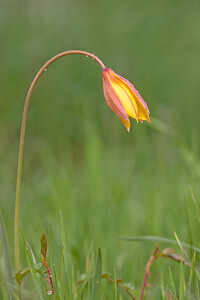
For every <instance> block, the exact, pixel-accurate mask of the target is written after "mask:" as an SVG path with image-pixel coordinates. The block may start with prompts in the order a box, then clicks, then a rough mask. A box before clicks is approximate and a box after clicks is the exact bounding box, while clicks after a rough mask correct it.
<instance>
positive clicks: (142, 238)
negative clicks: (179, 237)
mask: <svg viewBox="0 0 200 300" xmlns="http://www.w3.org/2000/svg"><path fill="white" fill-rule="evenodd" d="M120 239H121V240H124V241H129V242H131V241H133V242H143V241H150V242H155V241H158V242H162V243H168V244H176V245H177V244H178V242H177V241H175V240H172V239H168V238H164V237H161V236H154V235H146V236H145V235H144V236H133V237H125V238H120ZM180 243H181V245H182V246H183V247H185V248H188V249H193V250H194V251H195V252H197V253H200V249H199V248H197V247H195V246H193V245H190V244H188V243H184V242H180Z"/></svg>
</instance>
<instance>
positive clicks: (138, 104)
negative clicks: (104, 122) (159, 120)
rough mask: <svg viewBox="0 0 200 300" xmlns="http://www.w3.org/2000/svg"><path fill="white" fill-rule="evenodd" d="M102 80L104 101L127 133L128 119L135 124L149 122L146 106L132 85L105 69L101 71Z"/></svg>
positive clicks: (128, 128)
mask: <svg viewBox="0 0 200 300" xmlns="http://www.w3.org/2000/svg"><path fill="white" fill-rule="evenodd" d="M102 78H103V91H104V96H105V99H106V101H107V103H108V105H109V106H110V108H111V109H112V110H113V111H114V112H115V113H116V114H117V115H118V116H119V117H120V119H121V121H122V122H123V124H124V126H125V127H126V128H127V130H128V131H130V120H129V117H131V118H134V119H136V120H137V122H138V121H140V122H143V121H147V122H151V121H150V118H149V109H148V106H147V104H146V103H145V102H144V100H143V99H142V97H141V96H140V94H139V93H138V91H137V90H136V89H135V87H134V86H133V84H132V83H130V82H129V81H128V80H127V79H125V78H123V77H121V76H119V75H118V74H117V73H115V72H114V71H113V70H111V69H107V68H105V69H104V70H103V72H102Z"/></svg>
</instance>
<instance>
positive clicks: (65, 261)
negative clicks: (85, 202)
mask: <svg viewBox="0 0 200 300" xmlns="http://www.w3.org/2000/svg"><path fill="white" fill-rule="evenodd" d="M60 227H61V237H62V245H63V256H64V265H65V273H66V277H67V278H68V263H67V243H66V238H65V230H64V225H63V219H62V214H61V211H60Z"/></svg>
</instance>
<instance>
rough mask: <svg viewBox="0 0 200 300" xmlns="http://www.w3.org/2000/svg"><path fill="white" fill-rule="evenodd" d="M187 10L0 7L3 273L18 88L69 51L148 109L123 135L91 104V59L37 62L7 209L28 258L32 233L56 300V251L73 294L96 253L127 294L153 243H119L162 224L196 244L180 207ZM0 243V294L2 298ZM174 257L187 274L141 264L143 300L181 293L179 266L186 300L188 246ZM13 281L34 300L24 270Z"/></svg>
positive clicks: (194, 182)
mask: <svg viewBox="0 0 200 300" xmlns="http://www.w3.org/2000/svg"><path fill="white" fill-rule="evenodd" d="M199 8H200V5H199V1H195V0H194V1H191V2H188V1H186V0H183V1H178V0H175V1H165V2H163V1H158V0H153V1H147V0H146V1H131V0H129V1H126V2H123V1H118V0H115V1H114V0H111V1H106V0H103V1H101V2H97V1H93V2H92V1H62V0H60V1H59V2H58V3H57V4H56V2H55V1H49V2H48V3H47V2H46V1H44V2H41V1H34V2H31V3H29V2H28V1H23V3H22V2H16V1H9V3H7V2H6V1H1V3H0V30H1V32H2V37H1V77H0V88H1V96H0V163H1V165H0V166H1V167H0V170H1V171H0V210H1V212H2V215H3V218H4V222H5V230H6V235H7V241H8V248H9V252H10V257H11V267H12V271H13V272H14V249H13V245H14V232H13V228H14V204H15V185H16V170H17V158H18V145H19V134H20V124H21V117H22V110H23V104H24V101H25V96H26V92H27V90H28V87H29V84H30V82H31V80H32V78H33V76H34V75H35V73H36V72H37V70H38V69H39V67H40V66H41V65H42V64H43V63H44V62H45V61H47V60H48V59H49V58H50V57H51V56H53V55H55V54H57V53H58V52H61V51H63V50H69V49H76V48H77V49H83V50H88V51H91V52H92V53H95V54H96V55H98V56H99V57H100V58H101V59H102V60H103V62H104V63H105V65H106V66H108V67H111V68H113V69H114V70H115V71H116V72H118V73H119V74H120V75H122V76H124V77H126V78H128V79H129V80H130V81H131V82H133V83H134V84H135V86H136V88H137V89H138V90H139V91H140V93H141V95H142V96H143V98H144V99H145V101H146V102H147V103H148V105H149V108H150V111H151V117H152V124H150V125H146V124H138V125H137V123H136V122H135V121H134V120H132V127H131V133H130V134H128V133H127V132H126V130H125V128H124V127H123V125H122V124H121V122H120V120H119V119H118V118H117V117H116V116H115V115H114V113H113V112H112V111H111V110H110V109H109V107H108V106H107V104H106V102H105V100H104V97H103V91H102V81H101V73H100V69H99V67H98V65H97V64H96V63H95V62H94V61H93V60H91V59H89V58H85V57H78V56H77V57H70V58H69V57H66V58H63V59H62V60H60V61H58V62H57V63H55V64H54V65H52V66H51V67H50V68H48V70H47V72H45V74H43V76H42V78H41V80H40V81H39V82H38V85H37V87H36V89H35V91H34V94H33V98H32V99H31V103H30V110H29V114H28V123H27V132H26V139H25V156H24V168H23V182H22V195H21V209H20V225H21V228H22V231H23V233H24V236H25V239H26V240H27V242H28V244H29V245H30V247H31V249H32V251H33V253H34V255H35V258H36V260H37V262H40V261H41V254H40V237H41V235H42V233H43V232H44V231H45V232H46V234H47V239H48V243H49V252H48V255H49V256H48V259H49V264H50V266H51V267H52V268H53V270H54V271H53V272H54V277H57V280H56V279H55V281H56V282H57V290H58V291H59V293H60V297H64V296H63V295H64V293H65V290H64V286H65V284H66V280H65V275H66V274H65V272H66V270H65V268H66V262H67V261H68V259H69V265H68V267H69V268H70V287H68V288H70V289H73V288H74V286H75V282H76V281H77V280H78V278H79V275H80V274H85V273H88V274H89V277H90V276H92V275H94V274H95V267H96V265H98V264H97V258H98V257H99V256H98V248H100V249H101V257H102V273H104V272H109V273H111V275H112V279H113V280H114V281H115V277H116V280H117V279H118V278H123V279H124V281H125V282H131V283H132V284H133V285H134V286H135V291H134V292H133V294H134V296H135V297H136V298H137V299H139V294H140V291H141V287H142V283H143V279H144V273H145V266H146V263H147V261H148V259H149V256H150V254H151V253H152V251H153V249H154V248H155V246H156V243H157V241H155V242H150V241H143V242H137V243H136V242H132V243H130V242H126V241H123V240H121V239H119V238H121V237H132V236H147V235H150V236H161V237H165V238H169V239H173V240H175V237H174V232H176V233H177V235H178V238H179V239H180V240H181V241H183V242H186V243H189V244H190V243H192V244H193V245H195V246H196V247H197V248H200V244H199V226H200V224H199V209H198V208H197V207H196V206H195V203H194V201H193V199H194V198H195V199H196V203H197V205H200V204H199V195H200V187H199V179H200V160H199V153H200V151H199V148H200V143H199V130H200V123H199V92H200V90H199V78H200V69H199V63H200V58H199V46H200V38H199V25H200V18H199ZM93 16H95V18H93ZM191 189H192V193H191ZM60 211H61V213H62V219H63V224H64V225H63V229H62V231H61V228H60V215H59V212H60ZM61 232H62V233H61ZM63 236H65V238H66V245H67V246H66V247H67V253H68V255H69V257H68V256H67V258H66V257H63V254H62V246H63ZM91 245H92V246H91ZM165 247H173V248H175V249H176V251H177V252H178V253H181V250H180V248H179V246H178V245H177V246H176V245H173V244H170V243H169V245H166V244H162V243H161V249H163V248H165ZM2 249H3V247H0V282H1V283H2V284H0V299H3V300H5V299H8V294H7V288H6V287H7V284H6V283H5V281H6V275H5V273H6V272H5V270H4V264H3V262H4V256H3V250H2ZM26 253H28V252H27V251H26V248H25V247H24V243H23V239H22V238H20V261H21V267H22V268H27V267H28V262H27V259H26ZM187 253H188V259H189V260H190V261H191V262H192V267H191V268H189V267H186V266H184V265H179V264H178V263H176V262H174V261H171V260H167V259H159V260H158V261H156V262H155V263H154V264H153V265H152V267H151V270H150V278H149V280H148V282H149V283H152V286H149V287H147V288H146V299H160V298H161V297H162V299H167V293H168V290H170V291H172V292H173V293H175V292H176V294H177V296H178V294H181V293H184V291H185V290H184V283H183V282H182V281H181V278H180V277H182V274H183V272H184V275H185V281H186V282H185V284H186V290H187V287H188V286H189V290H190V291H191V292H192V293H193V294H194V295H195V296H194V297H197V298H198V293H199V292H198V282H199V277H198V276H199V275H198V264H199V254H198V253H197V254H196V256H195V258H194V257H193V252H190V250H187ZM27 255H28V254H27ZM87 258H88V259H87ZM29 264H31V262H30V260H29ZM99 265H100V263H99ZM169 269H170V271H169ZM32 271H33V269H32ZM33 272H34V271H33ZM33 272H32V275H33ZM169 272H170V273H169ZM97 273H98V272H97ZM97 273H96V274H97ZM115 273H116V275H115ZM35 280H36V277H35ZM40 280H41V282H42V293H44V294H45V292H44V290H45V284H44V280H43V278H40ZM83 284H84V283H83ZM101 284H102V291H101V293H102V296H101V298H102V299H116V298H117V297H118V298H117V299H120V298H119V297H120V295H121V297H122V299H128V296H127V295H126V293H124V292H123V291H122V290H121V289H120V288H118V289H117V291H116V289H115V284H112V283H110V282H109V281H108V280H106V279H102V283H101ZM187 285H188V286H187ZM11 286H12V283H11ZM93 286H94V285H93V278H91V279H88V283H87V284H85V287H83V288H84V290H83V293H82V298H81V297H80V299H92V298H91V297H92V289H93ZM173 286H174V287H173ZM55 287H56V283H55ZM61 287H62V288H63V290H62V288H61ZM22 288H23V292H22V294H23V293H26V294H25V296H24V299H29V298H30V299H36V298H34V297H36V296H35V295H36V287H35V286H34V281H33V280H32V277H31V275H30V274H28V275H27V276H26V277H25V278H24V280H23V285H22ZM47 288H49V287H47ZM80 288H81V287H80ZM73 291H74V290H73ZM86 291H87V292H86ZM27 293H28V294H27ZM71 293H72V295H73V292H71ZM188 293H189V292H188ZM13 297H14V296H13ZM51 297H52V296H51ZM73 297H74V295H73V296H72V298H71V299H73ZM187 297H188V298H189V296H187ZM44 298H47V296H44ZM52 299H53V297H52ZM55 299H56V298H55ZM58 299H59V298H58ZM61 299H63V298H61ZM182 299H184V298H183V297H182ZM186 299H187V298H186Z"/></svg>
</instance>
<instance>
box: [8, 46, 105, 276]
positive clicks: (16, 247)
mask: <svg viewBox="0 0 200 300" xmlns="http://www.w3.org/2000/svg"><path fill="white" fill-rule="evenodd" d="M69 54H81V55H85V56H89V57H91V58H93V59H95V60H96V61H97V62H98V63H99V64H100V66H101V67H102V69H105V65H104V64H103V63H102V61H101V60H100V59H99V58H98V57H97V56H95V55H94V54H91V53H89V52H85V51H80V50H71V51H65V52H62V53H59V54H57V55H56V56H54V57H52V58H51V59H50V60H48V61H47V62H46V63H45V64H44V65H43V67H42V68H41V69H40V70H39V71H38V73H37V74H36V76H35V78H34V79H33V81H32V83H31V85H30V88H29V90H28V94H27V96H26V101H25V105H24V112H23V118H22V125H21V135H20V145H19V158H18V170H17V187H16V202H15V229H14V235H15V267H16V271H19V265H20V264H19V228H18V226H19V206H20V191H21V181H22V163H23V152H24V137H25V130H26V119H27V113H28V107H29V102H30V98H31V95H32V92H33V89H34V87H35V85H36V83H37V81H38V79H39V78H40V76H41V75H42V73H43V72H44V71H45V69H46V68H47V67H48V66H49V65H50V64H52V63H53V62H54V61H55V60H57V59H59V58H61V57H63V56H66V55H69Z"/></svg>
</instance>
